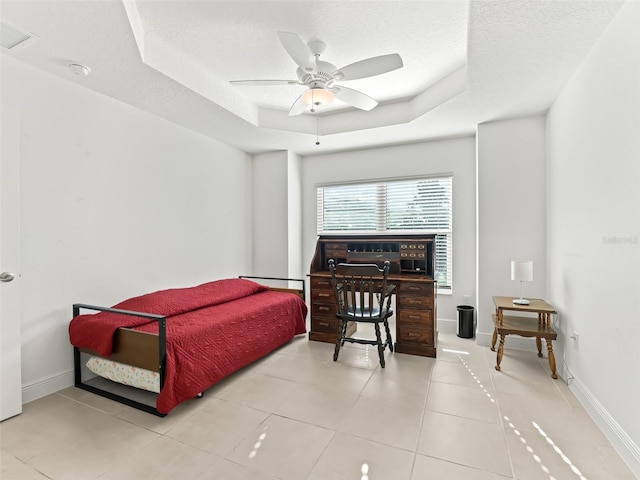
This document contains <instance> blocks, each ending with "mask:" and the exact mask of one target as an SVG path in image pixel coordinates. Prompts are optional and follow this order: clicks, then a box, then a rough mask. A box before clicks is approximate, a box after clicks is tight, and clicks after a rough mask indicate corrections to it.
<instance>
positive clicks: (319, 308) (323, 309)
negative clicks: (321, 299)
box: [318, 307, 329, 312]
mask: <svg viewBox="0 0 640 480" xmlns="http://www.w3.org/2000/svg"><path fill="white" fill-rule="evenodd" d="M318 310H320V311H322V312H328V311H329V307H318Z"/></svg>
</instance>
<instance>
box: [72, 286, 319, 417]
mask: <svg viewBox="0 0 640 480" xmlns="http://www.w3.org/2000/svg"><path fill="white" fill-rule="evenodd" d="M238 278H247V279H259V280H280V281H291V282H301V284H302V289H301V291H302V300H303V301H304V302H306V298H307V296H306V288H305V281H304V279H301V278H280V277H253V276H246V275H241V276H239V277H238ZM81 309H85V310H95V311H100V312H109V313H119V314H122V315H129V316H133V317H141V318H148V319H150V320H156V321H157V322H158V374H159V377H160V390H162V387H163V386H164V372H165V363H166V356H167V355H166V352H167V318H166V317H164V316H162V315H155V314H152V313H142V312H134V311H130V310H120V309H118V308H111V307H100V306H97V305H88V304H85V303H74V304H73V317H72V318H75V317H77V316H78V315H80V310H81ZM81 353H82V352H81V351H80V349H79V348H78V347H75V346H74V347H73V371H74V385H75V386H76V387H78V388H80V389H82V390H86V391H87V392H91V393H94V394H96V395H100V396H101V397H105V398H108V399H110V400H114V401H116V402H120V403H122V404H124V405H128V406H130V407H133V408H136V409H138V410H142V411H144V412H147V413H151V414H153V415H156V416H158V417H164V416H166V415H167V414H166V413H160V412H159V411H158V410H157V409H156V408H155V407H153V406H151V405H148V404H146V403H142V402H138V401H137V400H133V399H131V398H128V397H125V396H122V395H118V394H117V393H113V392H109V391H107V390H103V389H101V388H98V387H95V386H93V385H89V384H87V383H84V382H83V381H82V368H81V365H80V354H81ZM131 388H135V387H131ZM201 396H202V395H201V394H200V395H198V397H201Z"/></svg>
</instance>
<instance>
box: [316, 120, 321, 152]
mask: <svg viewBox="0 0 640 480" xmlns="http://www.w3.org/2000/svg"><path fill="white" fill-rule="evenodd" d="M319 123H320V119H319V118H318V117H316V145H320V138H319V133H318V130H319V127H318V124H319Z"/></svg>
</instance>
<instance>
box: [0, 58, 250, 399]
mask: <svg viewBox="0 0 640 480" xmlns="http://www.w3.org/2000/svg"><path fill="white" fill-rule="evenodd" d="M1 94H2V97H1V101H2V104H3V105H5V104H8V105H11V106H12V107H15V108H16V109H18V110H19V111H20V116H21V145H20V151H21V158H20V162H21V178H20V182H21V212H20V213H21V222H22V236H21V254H22V272H21V273H22V278H21V281H22V322H21V323H22V331H21V335H22V383H23V392H24V397H23V400H24V401H29V400H33V399H34V398H37V397H39V396H42V395H45V394H48V393H51V392H53V391H56V390H58V389H60V388H62V387H65V386H67V385H70V384H71V382H72V376H71V374H70V372H71V369H72V349H71V346H70V344H69V340H68V333H67V328H68V324H69V321H70V319H71V305H72V303H74V302H85V303H94V304H100V305H113V304H115V303H117V302H118V301H120V300H123V299H125V298H127V297H131V296H134V295H138V294H142V293H146V292H149V291H153V290H156V289H161V288H168V287H178V286H188V285H195V284H198V283H202V282H205V281H209V280H213V279H218V278H223V277H228V276H236V275H238V274H242V273H244V272H245V271H246V270H247V269H248V268H250V266H251V265H250V256H249V255H247V252H248V251H249V250H250V246H251V239H250V236H251V229H250V223H249V222H247V218H250V216H251V205H250V201H249V200H248V199H250V192H248V190H247V186H248V185H250V179H249V176H250V175H251V170H250V158H249V156H248V155H246V154H245V153H243V152H240V151H238V150H235V149H233V148H230V147H228V146H226V145H224V144H221V143H219V142H216V141H213V140H211V139H208V138H206V137H203V136H200V135H198V134H195V133H193V132H190V131H188V130H186V129H184V128H182V127H179V126H176V125H175V124H172V123H169V122H167V121H165V120H162V119H160V118H158V117H155V116H152V115H150V114H147V113H145V112H142V111H141V110H138V109H136V108H133V107H131V106H129V105H126V104H123V103H121V102H118V101H116V100H113V99H111V98H109V97H106V96H103V95H101V94H97V93H95V92H92V91H90V90H88V89H85V88H83V87H80V86H77V85H76V84H74V83H71V82H67V81H65V80H63V79H60V78H58V77H55V76H52V75H49V74H47V73H44V72H42V71H40V70H37V69H34V68H32V67H28V66H26V65H24V64H22V63H20V62H18V61H16V60H14V59H11V58H9V57H5V56H3V58H2V92H1ZM247 258H249V263H248V264H247Z"/></svg>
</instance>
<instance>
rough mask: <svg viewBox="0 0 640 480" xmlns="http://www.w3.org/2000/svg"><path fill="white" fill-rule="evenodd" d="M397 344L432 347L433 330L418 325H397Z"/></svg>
mask: <svg viewBox="0 0 640 480" xmlns="http://www.w3.org/2000/svg"><path fill="white" fill-rule="evenodd" d="M396 330H397V335H398V342H409V343H417V344H421V345H433V329H431V328H428V327H426V326H424V327H423V326H418V325H405V324H402V325H400V324H399V325H397V326H396Z"/></svg>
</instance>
